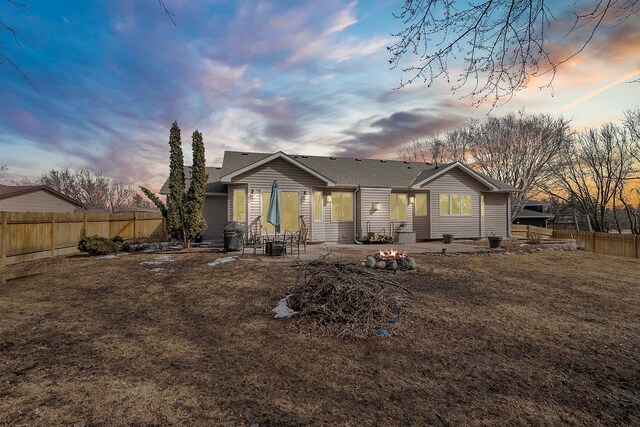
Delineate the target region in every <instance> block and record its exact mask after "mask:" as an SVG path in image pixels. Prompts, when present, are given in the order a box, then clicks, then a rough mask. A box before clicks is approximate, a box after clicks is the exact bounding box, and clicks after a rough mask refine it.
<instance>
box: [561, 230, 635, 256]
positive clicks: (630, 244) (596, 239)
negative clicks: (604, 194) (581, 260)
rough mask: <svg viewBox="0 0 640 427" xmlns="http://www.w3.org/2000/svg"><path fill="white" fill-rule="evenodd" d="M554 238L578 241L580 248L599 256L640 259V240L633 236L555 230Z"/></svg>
mask: <svg viewBox="0 0 640 427" xmlns="http://www.w3.org/2000/svg"><path fill="white" fill-rule="evenodd" d="M553 236H554V237H556V238H559V239H576V242H577V243H578V247H583V248H584V249H585V250H588V251H591V252H595V253H598V254H604V255H614V256H622V257H628V258H640V256H639V254H640V247H639V245H640V239H639V238H638V236H635V235H633V234H617V233H596V232H590V231H570V230H555V231H554V232H553Z"/></svg>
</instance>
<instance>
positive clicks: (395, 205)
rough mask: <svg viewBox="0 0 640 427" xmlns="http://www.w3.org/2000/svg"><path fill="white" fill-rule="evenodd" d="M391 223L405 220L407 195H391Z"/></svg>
mask: <svg viewBox="0 0 640 427" xmlns="http://www.w3.org/2000/svg"><path fill="white" fill-rule="evenodd" d="M389 215H390V218H391V221H406V220H407V195H406V194H400V193H391V207H390V213H389Z"/></svg>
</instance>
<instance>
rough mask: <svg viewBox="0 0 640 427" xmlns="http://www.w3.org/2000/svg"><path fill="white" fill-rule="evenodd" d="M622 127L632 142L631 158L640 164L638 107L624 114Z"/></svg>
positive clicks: (639, 108)
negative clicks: (625, 129)
mask: <svg viewBox="0 0 640 427" xmlns="http://www.w3.org/2000/svg"><path fill="white" fill-rule="evenodd" d="M624 125H625V127H626V128H627V130H628V131H629V135H630V137H631V139H632V140H633V146H634V150H633V154H632V155H633V156H634V158H635V159H636V161H637V162H640V107H638V108H635V109H633V110H627V111H625V112H624Z"/></svg>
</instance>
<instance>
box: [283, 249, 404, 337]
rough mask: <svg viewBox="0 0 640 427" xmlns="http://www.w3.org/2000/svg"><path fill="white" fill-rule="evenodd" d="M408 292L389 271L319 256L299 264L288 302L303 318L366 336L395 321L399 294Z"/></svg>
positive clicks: (397, 318)
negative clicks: (329, 259)
mask: <svg viewBox="0 0 640 427" xmlns="http://www.w3.org/2000/svg"><path fill="white" fill-rule="evenodd" d="M407 293H409V294H410V293H411V292H409V291H408V290H407V289H406V288H404V287H403V286H401V285H400V284H399V283H398V281H397V280H395V279H394V278H392V277H391V275H390V274H389V273H388V272H383V271H379V270H372V269H369V268H366V267H362V266H361V265H360V264H353V263H346V262H341V261H327V260H326V259H323V258H319V259H317V260H314V261H310V262H307V263H305V264H301V265H300V266H299V273H298V276H297V280H296V284H295V285H294V287H293V288H292V289H291V292H290V294H291V295H289V297H288V298H287V305H288V306H289V308H291V309H292V310H294V311H296V312H297V313H296V316H297V317H299V318H300V319H313V320H314V321H315V322H316V324H318V325H320V326H322V327H324V328H337V329H336V330H337V331H338V332H339V333H340V334H343V333H346V332H348V333H350V334H353V335H356V336H364V335H369V334H371V333H372V332H374V331H380V330H384V331H386V329H387V328H388V326H389V324H390V323H392V324H393V323H396V322H397V321H398V320H399V316H400V312H401V309H402V303H401V300H400V299H399V297H400V296H401V294H405V295H406V294H407ZM381 328H382V329H381ZM378 333H380V332H378Z"/></svg>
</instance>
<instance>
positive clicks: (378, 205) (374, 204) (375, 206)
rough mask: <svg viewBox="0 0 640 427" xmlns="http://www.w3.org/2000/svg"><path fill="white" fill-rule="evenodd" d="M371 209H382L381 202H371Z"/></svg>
mask: <svg viewBox="0 0 640 427" xmlns="http://www.w3.org/2000/svg"><path fill="white" fill-rule="evenodd" d="M371 210H372V211H374V212H375V211H377V210H380V203H376V202H374V203H372V204H371Z"/></svg>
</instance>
